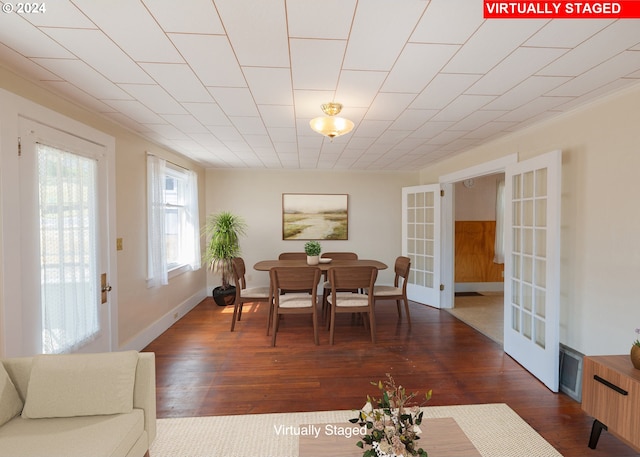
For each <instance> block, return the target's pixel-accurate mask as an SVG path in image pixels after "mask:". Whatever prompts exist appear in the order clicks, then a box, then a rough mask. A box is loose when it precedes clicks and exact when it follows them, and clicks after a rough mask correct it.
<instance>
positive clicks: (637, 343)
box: [633, 328, 640, 347]
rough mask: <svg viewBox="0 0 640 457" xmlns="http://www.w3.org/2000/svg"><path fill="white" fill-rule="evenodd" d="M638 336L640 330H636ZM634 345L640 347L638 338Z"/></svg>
mask: <svg viewBox="0 0 640 457" xmlns="http://www.w3.org/2000/svg"><path fill="white" fill-rule="evenodd" d="M636 334H638V335H640V328H637V329H636ZM633 344H634V345H635V346H638V347H640V339H638V338H636V340H635V341H634V342H633Z"/></svg>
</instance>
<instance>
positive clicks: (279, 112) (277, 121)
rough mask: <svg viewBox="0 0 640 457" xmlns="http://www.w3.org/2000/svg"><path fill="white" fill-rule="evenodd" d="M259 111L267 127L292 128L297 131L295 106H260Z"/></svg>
mask: <svg viewBox="0 0 640 457" xmlns="http://www.w3.org/2000/svg"><path fill="white" fill-rule="evenodd" d="M258 110H259V111H260V115H261V117H262V120H263V122H264V125H265V126H266V127H269V128H271V127H281V128H290V129H293V130H294V131H295V118H294V112H293V106H279V105H260V106H258Z"/></svg>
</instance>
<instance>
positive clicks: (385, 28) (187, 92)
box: [0, 0, 640, 170]
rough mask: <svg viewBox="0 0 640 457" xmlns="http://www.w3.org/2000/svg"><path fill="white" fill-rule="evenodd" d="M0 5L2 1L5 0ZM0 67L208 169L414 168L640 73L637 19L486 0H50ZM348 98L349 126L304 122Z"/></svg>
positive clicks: (5, 21)
mask: <svg viewBox="0 0 640 457" xmlns="http://www.w3.org/2000/svg"><path fill="white" fill-rule="evenodd" d="M0 3H4V1H3V0H0ZM0 65H2V66H5V67H7V68H8V69H10V70H11V71H13V72H15V73H17V74H18V75H20V76H22V77H24V78H26V79H29V80H31V81H34V82H35V83H37V84H40V85H42V86H44V87H46V88H48V89H49V90H51V91H53V92H55V93H58V94H59V95H61V96H62V97H65V98H67V99H69V100H71V101H73V102H74V103H77V104H79V105H82V106H85V107H86V108H87V109H89V110H92V111H95V112H98V113H100V114H102V115H104V116H105V117H106V118H108V119H110V120H112V121H114V122H117V123H118V124H120V125H122V126H124V127H125V128H128V129H130V130H132V131H134V132H137V133H138V134H140V135H141V136H143V137H146V138H148V139H149V140H150V141H152V142H155V143H157V144H158V145H160V146H163V147H166V148H169V149H171V150H174V151H176V152H177V153H179V154H183V155H185V156H187V157H190V158H192V159H193V160H194V161H196V162H198V163H200V164H202V165H203V166H205V167H219V168H228V167H234V168H275V169H314V168H317V169H324V170H327V169H336V170H338V169H351V170H416V169H419V168H421V167H425V166H428V165H430V164H433V163H435V162H438V161H440V160H443V159H445V158H447V157H450V156H452V155H455V154H459V153H461V152H463V151H465V150H467V149H469V148H472V147H474V146H478V145H480V144H482V143H484V142H487V141H490V140H492V139H495V138H497V137H499V136H500V135H506V134H509V133H511V132H514V131H517V130H519V129H522V128H524V127H526V126H528V125H531V124H533V123H535V122H540V121H543V120H545V119H548V118H550V117H552V116H557V115H558V114H560V113H563V112H566V111H568V110H571V109H574V108H576V107H578V106H580V105H581V104H584V103H588V102H590V101H592V100H594V99H596V98H599V97H603V96H606V95H608V94H610V93H612V92H615V91H617V90H621V89H624V88H626V87H628V86H630V85H632V84H639V83H640V20H485V19H483V17H482V0H457V1H455V2H452V1H451V0H397V1H393V2H390V1H388V0H367V1H357V0H323V1H322V2H308V1H306V0H261V1H259V2H256V1H254V0H186V1H185V2H182V3H180V4H176V3H175V2H170V1H169V0H126V1H125V0H114V1H108V2H107V1H95V0H55V1H54V2H47V11H46V13H43V14H31V15H20V14H0ZM329 101H337V102H340V103H342V104H343V106H344V107H343V110H342V113H341V114H340V115H341V116H343V117H346V118H349V119H351V120H352V121H353V122H354V123H355V128H354V129H353V131H352V132H351V133H349V134H347V135H344V136H341V137H337V138H335V139H333V140H329V139H328V138H325V137H322V136H321V135H319V134H318V133H315V132H314V131H312V130H311V128H310V127H309V121H310V120H311V119H312V118H314V117H317V116H321V115H322V112H321V110H320V105H321V104H323V103H326V102H329Z"/></svg>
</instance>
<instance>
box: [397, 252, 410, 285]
mask: <svg viewBox="0 0 640 457" xmlns="http://www.w3.org/2000/svg"><path fill="white" fill-rule="evenodd" d="M394 269H395V272H396V279H395V286H396V287H398V286H399V284H400V278H402V280H403V283H404V285H403V287H406V284H407V278H408V277H409V272H410V271H411V259H410V258H409V257H403V256H400V257H398V258H397V259H396V264H395V267H394Z"/></svg>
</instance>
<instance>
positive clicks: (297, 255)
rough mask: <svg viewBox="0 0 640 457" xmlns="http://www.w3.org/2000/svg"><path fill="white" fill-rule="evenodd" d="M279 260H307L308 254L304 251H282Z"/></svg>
mask: <svg viewBox="0 0 640 457" xmlns="http://www.w3.org/2000/svg"><path fill="white" fill-rule="evenodd" d="M278 260H307V254H305V253H304V252H281V253H280V255H279V256H278Z"/></svg>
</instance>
